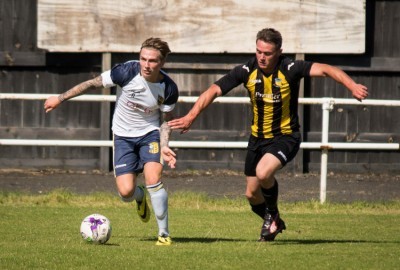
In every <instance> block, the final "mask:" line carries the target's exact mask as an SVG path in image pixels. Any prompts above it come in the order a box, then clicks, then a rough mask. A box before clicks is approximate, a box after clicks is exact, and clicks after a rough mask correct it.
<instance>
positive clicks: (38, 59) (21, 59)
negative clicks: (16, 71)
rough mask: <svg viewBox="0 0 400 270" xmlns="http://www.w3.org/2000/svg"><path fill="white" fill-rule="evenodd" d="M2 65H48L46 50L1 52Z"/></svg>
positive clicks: (0, 61) (0, 64)
mask: <svg viewBox="0 0 400 270" xmlns="http://www.w3.org/2000/svg"><path fill="white" fill-rule="evenodd" d="M0 66H46V54H45V53H44V52H16V51H13V52H7V51H3V52H0Z"/></svg>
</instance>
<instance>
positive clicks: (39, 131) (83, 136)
mask: <svg viewBox="0 0 400 270" xmlns="http://www.w3.org/2000/svg"><path fill="white" fill-rule="evenodd" d="M0 138H2V139H43V140H45V139H48V140H57V139H59V140H96V139H98V140H100V129H98V128H64V127H63V128H49V127H16V126H11V125H9V126H6V125H5V126H3V127H0Z"/></svg>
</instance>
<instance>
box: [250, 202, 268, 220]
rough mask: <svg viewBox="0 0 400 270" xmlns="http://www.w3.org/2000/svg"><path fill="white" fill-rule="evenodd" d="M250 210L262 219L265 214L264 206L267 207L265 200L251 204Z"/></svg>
mask: <svg viewBox="0 0 400 270" xmlns="http://www.w3.org/2000/svg"><path fill="white" fill-rule="evenodd" d="M250 206H251V211H253V212H254V213H255V214H256V215H258V216H260V217H261V218H262V219H264V216H265V208H266V207H267V206H266V204H265V202H263V203H260V204H251V203H250Z"/></svg>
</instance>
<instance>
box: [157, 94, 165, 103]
mask: <svg viewBox="0 0 400 270" xmlns="http://www.w3.org/2000/svg"><path fill="white" fill-rule="evenodd" d="M163 103H164V98H163V97H162V96H158V98H157V104H158V105H161V104H163Z"/></svg>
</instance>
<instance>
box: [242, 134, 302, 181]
mask: <svg viewBox="0 0 400 270" xmlns="http://www.w3.org/2000/svg"><path fill="white" fill-rule="evenodd" d="M300 143H301V134H300V132H295V133H293V134H290V135H281V136H277V137H274V138H271V139H264V138H257V137H254V136H250V139H249V144H248V146H247V155H246V161H245V165H244V174H245V175H246V176H256V167H257V164H258V162H260V160H261V158H262V157H263V156H264V155H265V154H266V153H270V154H272V155H274V156H275V157H277V158H278V159H279V160H280V161H281V164H282V167H283V166H285V165H286V164H287V163H288V162H289V161H291V160H292V159H293V158H294V157H295V156H296V154H297V152H298V151H299V149H300Z"/></svg>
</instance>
